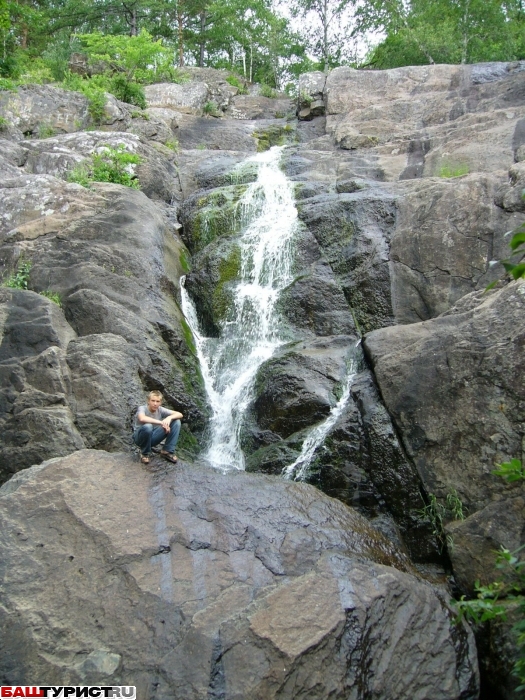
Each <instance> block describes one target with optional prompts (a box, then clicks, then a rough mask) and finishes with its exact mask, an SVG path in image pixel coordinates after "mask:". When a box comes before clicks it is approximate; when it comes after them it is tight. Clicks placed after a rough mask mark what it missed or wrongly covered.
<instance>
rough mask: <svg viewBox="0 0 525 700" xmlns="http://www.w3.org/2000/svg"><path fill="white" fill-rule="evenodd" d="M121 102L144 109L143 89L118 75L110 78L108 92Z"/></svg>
mask: <svg viewBox="0 0 525 700" xmlns="http://www.w3.org/2000/svg"><path fill="white" fill-rule="evenodd" d="M109 92H111V93H112V94H113V95H115V97H116V98H117V99H118V100H120V101H121V102H127V103H128V104H131V105H136V106H137V107H140V108H141V109H146V107H147V104H146V95H145V94H144V88H143V87H142V85H139V83H135V82H133V81H132V80H129V79H128V78H127V77H126V76H125V75H124V74H122V73H119V74H117V75H115V76H114V77H113V78H111V82H110V90H109Z"/></svg>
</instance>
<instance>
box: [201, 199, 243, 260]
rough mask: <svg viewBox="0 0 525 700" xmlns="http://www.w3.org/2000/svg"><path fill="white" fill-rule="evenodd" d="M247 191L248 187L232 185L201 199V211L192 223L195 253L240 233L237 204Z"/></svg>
mask: <svg viewBox="0 0 525 700" xmlns="http://www.w3.org/2000/svg"><path fill="white" fill-rule="evenodd" d="M245 191H246V185H230V186H228V187H221V188H218V189H216V190H213V191H212V192H210V193H209V194H207V195H205V196H204V197H201V198H200V199H199V201H198V203H197V204H198V207H199V210H198V211H197V213H196V214H195V216H194V218H193V221H192V231H191V233H192V243H193V252H197V251H199V250H203V249H204V248H205V247H206V246H207V245H208V244H209V243H211V242H212V241H214V240H215V239H216V238H221V237H228V236H234V235H235V234H237V233H239V230H240V226H241V220H240V216H239V212H238V208H237V204H238V202H239V199H240V198H241V197H242V195H243V194H244V192H245Z"/></svg>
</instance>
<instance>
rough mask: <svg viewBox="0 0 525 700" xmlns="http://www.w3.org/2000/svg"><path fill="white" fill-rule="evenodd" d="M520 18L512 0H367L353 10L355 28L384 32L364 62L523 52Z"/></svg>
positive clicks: (523, 19)
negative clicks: (407, 1)
mask: <svg viewBox="0 0 525 700" xmlns="http://www.w3.org/2000/svg"><path fill="white" fill-rule="evenodd" d="M524 23H525V16H524V13H523V8H522V7H521V3H519V2H514V0H511V1H510V2H508V3H501V2H500V1H499V0H433V1H432V2H426V0H412V2H410V3H402V2H399V0H369V1H368V2H367V3H363V4H362V5H360V7H359V9H358V11H357V27H356V30H355V31H356V33H363V32H365V31H367V30H368V31H370V30H376V31H377V30H379V31H382V32H384V33H385V34H386V37H385V39H384V40H383V41H382V42H381V43H380V44H379V45H378V46H376V47H375V48H374V49H373V50H372V51H371V53H370V55H369V56H368V57H367V59H366V65H371V66H373V67H374V68H396V67H398V66H406V65H420V64H425V63H426V64H428V63H475V62H478V61H512V60H515V59H518V58H523V56H524V55H525V53H524V50H525V40H524V27H525V24H524Z"/></svg>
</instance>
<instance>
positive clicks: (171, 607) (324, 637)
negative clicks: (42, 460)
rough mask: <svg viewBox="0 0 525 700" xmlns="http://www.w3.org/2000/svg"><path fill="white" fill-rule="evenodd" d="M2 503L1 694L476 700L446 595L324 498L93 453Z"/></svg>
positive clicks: (249, 479)
mask: <svg viewBox="0 0 525 700" xmlns="http://www.w3.org/2000/svg"><path fill="white" fill-rule="evenodd" d="M0 493H1V495H0V519H1V521H2V527H1V530H0V532H1V535H0V548H1V550H2V560H3V561H4V563H5V566H6V567H7V570H8V571H10V572H11V574H10V576H9V577H8V578H7V579H6V580H5V581H4V586H3V587H2V593H1V606H0V616H1V617H2V628H3V634H2V638H1V640H0V649H1V653H0V674H1V675H2V678H3V679H4V681H5V683H8V684H12V685H15V684H16V685H32V684H36V683H40V684H49V685H64V684H67V685H80V684H82V685H84V684H87V685H94V684H101V683H103V684H105V685H120V684H124V683H125V684H127V685H135V686H136V687H137V694H138V697H145V696H148V697H152V698H159V699H160V698H170V697H184V698H188V700H200V699H202V698H205V697H222V698H225V700H227V699H228V698H232V699H233V698H239V697H242V698H245V699H246V700H250V699H252V698H253V699H254V700H255V698H259V699H261V698H265V699H267V700H269V699H271V698H277V697H279V698H282V699H284V698H290V699H291V698H294V700H297V699H299V698H307V697H313V696H315V697H328V696H330V697H333V698H341V699H342V698H345V699H347V698H352V699H354V700H364V699H365V698H368V697H372V696H374V697H376V698H378V700H390V699H391V698H396V699H399V700H412V699H413V698H414V697H440V698H443V700H458V699H459V698H463V699H464V700H469V699H472V700H474V699H475V698H477V697H478V674H477V667H476V652H475V647H474V644H473V638H472V634H471V633H470V632H469V630H468V629H467V628H466V627H465V626H464V625H453V624H451V621H452V615H453V613H452V612H451V610H450V609H449V608H448V605H447V603H446V596H443V594H442V592H441V591H439V590H437V589H436V588H434V587H432V586H430V585H429V584H428V583H426V582H424V581H422V580H420V579H418V578H417V577H415V576H414V575H413V574H411V573H409V572H408V571H406V569H407V560H406V559H405V558H404V557H403V555H401V554H400V553H399V552H397V551H396V550H395V548H394V547H393V546H392V545H391V544H390V543H389V542H388V541H387V540H385V539H383V538H382V537H381V535H379V534H378V533H376V532H374V531H373V530H372V529H371V528H370V527H369V526H368V525H367V523H366V521H365V520H364V519H363V518H362V517H360V516H359V515H357V514H356V513H355V512H353V511H352V510H350V509H348V508H347V507H345V506H344V505H342V504H341V503H338V502H337V501H335V500H333V499H330V498H328V497H326V496H323V495H321V494H319V492H318V491H317V490H316V489H313V488H312V487H310V486H307V485H297V484H293V483H286V482H282V481H281V482H277V481H276V480H275V479H273V478H271V477H264V476H259V475H248V474H244V473H242V472H240V473H235V474H226V475H224V474H222V473H221V472H219V471H216V470H212V469H206V468H202V467H197V466H195V465H180V466H179V467H177V469H168V470H167V472H166V473H165V474H162V473H155V472H153V473H148V472H147V471H145V470H144V469H142V468H141V467H140V465H138V463H136V462H135V463H134V462H132V461H131V460H130V458H129V457H127V456H124V455H109V454H107V453H104V452H96V451H80V452H77V453H76V454H74V455H71V456H69V457H67V458H65V459H60V460H52V461H51V462H48V463H46V464H43V465H41V466H40V467H34V468H33V469H30V470H28V471H26V472H25V473H24V474H23V475H22V474H21V475H17V476H16V477H15V478H14V479H13V480H11V481H10V482H9V483H8V484H6V485H5V486H4V487H3V489H2V491H1V492H0ZM284 514H285V516H284V517H283V515H284ZM246 669H249V673H247V671H246Z"/></svg>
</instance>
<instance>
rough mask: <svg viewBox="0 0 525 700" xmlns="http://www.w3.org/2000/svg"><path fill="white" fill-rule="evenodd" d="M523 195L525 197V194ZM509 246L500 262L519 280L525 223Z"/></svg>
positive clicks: (524, 270) (523, 274)
mask: <svg viewBox="0 0 525 700" xmlns="http://www.w3.org/2000/svg"><path fill="white" fill-rule="evenodd" d="M523 196H524V198H525V194H524V195H523ZM509 247H510V249H511V251H512V255H511V257H510V258H506V259H505V260H500V263H501V264H502V265H503V267H504V268H505V270H506V271H507V273H508V274H509V275H510V276H511V277H512V278H513V279H515V280H518V279H521V278H525V262H524V258H525V223H523V224H521V225H520V226H518V228H517V229H516V230H515V231H513V236H512V238H511V241H510V243H509ZM498 282H499V279H497V280H495V281H494V282H491V283H490V284H489V285H488V286H487V287H486V289H485V291H487V290H489V289H492V288H493V287H495V286H496V284H497V283H498ZM513 461H516V460H513ZM500 466H503V465H500ZM501 476H503V475H501Z"/></svg>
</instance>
